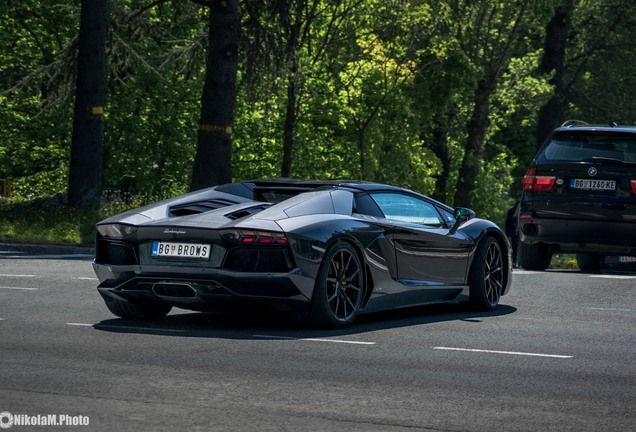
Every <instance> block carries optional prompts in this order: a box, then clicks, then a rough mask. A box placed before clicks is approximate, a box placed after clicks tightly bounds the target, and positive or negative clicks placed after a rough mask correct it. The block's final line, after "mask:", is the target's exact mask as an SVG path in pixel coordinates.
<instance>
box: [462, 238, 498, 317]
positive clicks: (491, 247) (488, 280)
mask: <svg viewBox="0 0 636 432" xmlns="http://www.w3.org/2000/svg"><path fill="white" fill-rule="evenodd" d="M504 278H505V266H504V258H503V254H502V252H501V246H499V242H498V241H497V240H496V239H495V238H494V237H487V238H485V239H484V240H482V241H481V243H479V245H478V246H477V251H476V252H475V258H474V259H473V263H472V265H471V268H470V275H469V276H468V285H469V287H470V294H469V300H468V304H469V305H470V308H471V309H474V310H479V311H491V310H493V309H495V308H496V307H497V305H498V304H499V299H500V298H501V293H502V292H503V288H504V283H505V280H504Z"/></svg>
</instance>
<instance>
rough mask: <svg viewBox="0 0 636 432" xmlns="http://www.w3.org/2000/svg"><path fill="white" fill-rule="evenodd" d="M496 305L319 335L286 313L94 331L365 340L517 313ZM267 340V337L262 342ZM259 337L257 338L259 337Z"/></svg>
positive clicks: (393, 318)
mask: <svg viewBox="0 0 636 432" xmlns="http://www.w3.org/2000/svg"><path fill="white" fill-rule="evenodd" d="M516 310H517V309H516V308H514V307H512V306H508V305H500V306H499V307H497V309H495V310H494V311H492V312H470V311H467V310H466V309H465V308H463V307H462V306H460V305H456V304H447V305H434V306H421V307H413V308H408V309H400V310H397V311H390V312H379V313H373V314H367V315H360V316H359V317H357V318H356V321H355V323H354V324H353V325H352V326H350V327H347V328H345V329H338V330H320V329H313V328H310V327H307V326H303V325H300V324H298V323H297V322H296V321H295V320H294V319H292V317H290V316H289V315H287V314H285V313H281V312H275V311H253V310H241V311H238V312H236V311H235V312H232V313H174V312H173V313H172V314H171V315H168V316H167V317H166V318H163V319H161V320H157V321H138V320H125V319H109V320H104V321H101V322H100V323H97V324H95V325H94V326H93V328H95V329H97V330H100V331H105V332H114V333H140V334H159V335H170V336H180V337H200V338H223V339H241V340H248V339H252V340H258V339H277V338H280V339H301V338H328V337H332V338H333V337H339V336H351V335H363V334H365V333H370V332H374V331H378V330H386V329H394V328H400V327H410V326H419V325H427V324H435V323H440V322H446V321H464V322H469V323H474V324H475V325H479V324H480V323H481V322H482V321H483V320H485V319H487V318H491V317H496V316H503V315H508V314H512V313H514V312H516ZM264 334H266V336H262V335H264ZM259 335H261V336H259Z"/></svg>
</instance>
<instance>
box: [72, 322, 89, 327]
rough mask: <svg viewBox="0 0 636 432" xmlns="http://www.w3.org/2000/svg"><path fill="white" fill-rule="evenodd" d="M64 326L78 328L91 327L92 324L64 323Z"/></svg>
mask: <svg viewBox="0 0 636 432" xmlns="http://www.w3.org/2000/svg"><path fill="white" fill-rule="evenodd" d="M66 325H70V326H79V327H93V325H94V324H86V323H66Z"/></svg>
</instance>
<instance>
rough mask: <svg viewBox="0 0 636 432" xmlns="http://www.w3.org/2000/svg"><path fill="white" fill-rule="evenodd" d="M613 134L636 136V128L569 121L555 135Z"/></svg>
mask: <svg viewBox="0 0 636 432" xmlns="http://www.w3.org/2000/svg"><path fill="white" fill-rule="evenodd" d="M575 131H576V132H613V133H617V132H618V133H628V134H629V133H631V134H636V126H631V125H619V124H618V123H616V122H611V123H610V124H606V125H601V124H589V123H586V122H584V121H581V120H568V121H566V122H565V123H563V124H562V125H561V127H558V128H556V129H555V130H554V134H559V133H563V132H575Z"/></svg>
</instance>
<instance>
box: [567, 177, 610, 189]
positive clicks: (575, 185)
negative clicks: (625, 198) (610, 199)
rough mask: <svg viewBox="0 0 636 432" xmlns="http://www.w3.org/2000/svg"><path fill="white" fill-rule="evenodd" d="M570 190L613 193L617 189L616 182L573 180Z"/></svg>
mask: <svg viewBox="0 0 636 432" xmlns="http://www.w3.org/2000/svg"><path fill="white" fill-rule="evenodd" d="M570 188H572V189H585V190H597V191H613V190H615V189H616V181H615V180H593V179H572V180H570Z"/></svg>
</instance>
